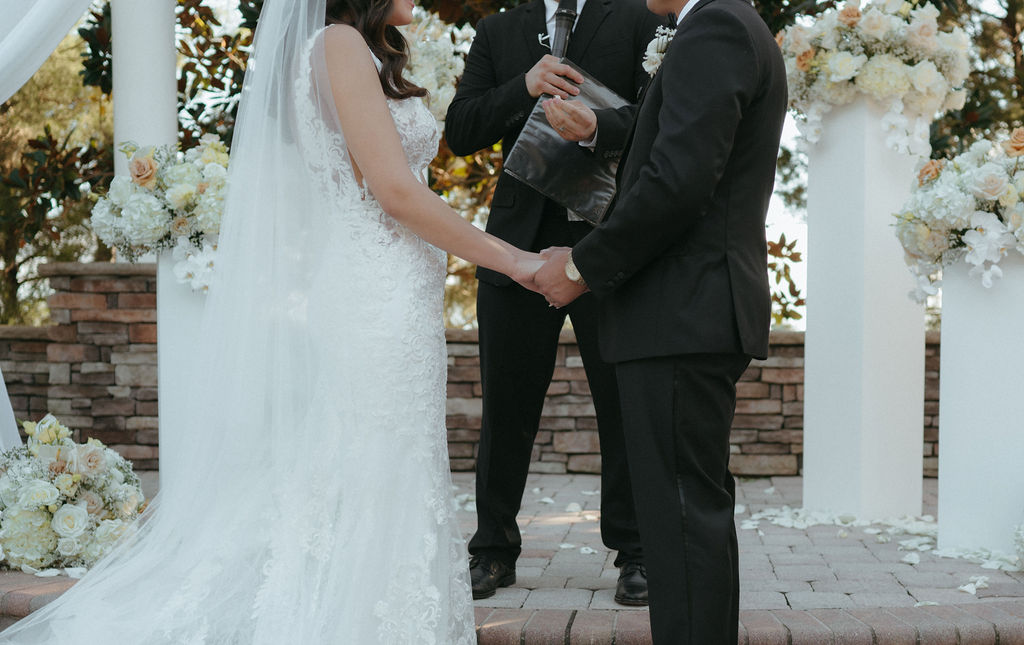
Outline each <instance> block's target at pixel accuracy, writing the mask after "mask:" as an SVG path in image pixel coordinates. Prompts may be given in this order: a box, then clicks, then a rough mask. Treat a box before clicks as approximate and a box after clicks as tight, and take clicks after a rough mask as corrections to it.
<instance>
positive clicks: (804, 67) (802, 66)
mask: <svg viewBox="0 0 1024 645" xmlns="http://www.w3.org/2000/svg"><path fill="white" fill-rule="evenodd" d="M813 59H814V50H813V49H808V50H807V51H805V52H803V53H802V54H800V55H799V56H797V57H796V68H797V69H798V70H800V71H801V72H806V71H808V70H810V69H811V61H812V60H813Z"/></svg>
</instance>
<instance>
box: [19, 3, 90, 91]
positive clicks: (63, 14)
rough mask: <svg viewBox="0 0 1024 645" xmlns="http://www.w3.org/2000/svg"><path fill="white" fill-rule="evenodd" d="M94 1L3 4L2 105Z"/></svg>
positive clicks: (43, 60) (51, 51)
mask: <svg viewBox="0 0 1024 645" xmlns="http://www.w3.org/2000/svg"><path fill="white" fill-rule="evenodd" d="M90 4H92V0H0V16H3V19H2V20H0V103H3V102H4V101H6V100H7V99H9V98H11V97H12V96H13V95H14V93H15V92H17V91H18V90H19V89H20V88H21V86H22V85H24V84H25V83H26V82H27V81H28V79H30V78H32V75H33V74H35V73H36V70H37V69H39V68H40V66H42V64H43V63H44V62H45V61H46V59H47V57H49V55H50V54H51V53H53V50H54V49H56V48H57V45H59V44H60V41H61V40H63V39H64V36H66V35H67V33H68V32H69V31H71V28H72V27H74V26H75V23H76V22H78V19H79V18H81V17H82V14H84V13H85V10H86V9H88V8H89V5H90Z"/></svg>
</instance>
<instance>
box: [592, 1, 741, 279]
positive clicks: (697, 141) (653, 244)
mask: <svg viewBox="0 0 1024 645" xmlns="http://www.w3.org/2000/svg"><path fill="white" fill-rule="evenodd" d="M756 69H757V61H756V58H755V53H754V48H753V45H752V43H751V40H750V37H749V35H748V33H747V30H746V27H745V25H744V24H743V22H742V21H741V20H740V19H739V18H738V17H737V16H735V15H733V14H732V13H731V12H730V11H729V10H728V9H720V8H718V7H716V6H715V5H714V4H712V5H707V6H705V7H704V8H703V9H702V10H701V11H699V12H696V13H694V14H693V15H691V16H690V17H689V18H688V19H687V20H686V22H685V23H684V24H683V25H681V27H680V30H679V32H678V34H677V35H676V37H675V39H674V40H673V42H672V44H671V46H670V47H669V50H668V51H667V52H666V54H665V58H664V60H663V62H662V69H661V70H660V72H659V74H660V75H662V77H661V78H660V80H659V82H660V84H661V90H662V97H661V98H662V101H661V105H660V108H659V111H658V114H657V122H658V123H657V127H658V136H657V137H655V139H654V143H653V145H652V146H651V148H650V151H649V157H648V158H647V159H646V160H645V161H644V162H643V166H642V167H641V169H640V170H639V174H638V175H637V179H636V181H635V182H634V183H633V184H632V185H631V186H630V187H629V188H628V189H627V191H626V192H625V193H624V194H619V195H618V197H617V199H616V204H615V208H614V210H613V211H612V213H611V214H610V215H609V217H608V219H607V220H606V221H605V223H604V224H602V225H601V226H599V227H598V228H596V229H595V230H594V231H592V232H591V233H590V234H589V235H587V236H586V237H585V238H584V239H583V240H582V241H581V242H580V243H579V244H577V245H576V246H575V247H574V249H573V260H574V261H575V263H576V266H577V267H578V268H579V270H580V273H581V274H582V275H583V278H584V279H585V280H586V282H587V286H588V287H590V289H591V290H592V291H593V292H594V293H595V294H597V295H598V296H602V295H605V294H607V293H609V292H611V291H612V290H614V289H616V288H617V287H618V286H619V285H621V284H622V283H623V282H625V281H626V280H628V279H629V278H630V277H631V276H632V275H634V274H635V273H636V272H638V271H639V270H641V269H643V268H644V267H645V266H646V265H648V264H649V263H650V262H652V261H653V260H655V259H656V258H658V257H659V256H660V255H662V254H664V253H665V252H666V251H667V250H668V249H669V248H671V247H672V246H674V245H677V244H678V243H679V242H680V241H681V240H682V239H683V238H684V236H685V235H686V232H687V230H688V229H689V228H690V227H691V226H693V225H694V224H695V223H696V222H697V221H699V219H700V218H701V217H703V216H704V213H705V211H706V210H707V208H708V206H709V205H710V203H711V199H712V195H713V194H714V191H715V188H716V186H717V185H718V182H719V180H720V179H721V177H722V174H723V172H724V170H725V167H726V164H727V163H728V160H729V156H730V153H731V151H732V146H733V139H734V137H735V134H736V130H737V127H738V124H739V122H740V119H741V118H742V115H743V110H744V107H745V106H746V105H748V104H749V103H750V101H751V99H752V98H753V95H754V93H755V92H756V86H757V72H756ZM641 118H646V116H642V117H641ZM633 152H636V153H638V154H639V151H636V150H635V149H634V151H633Z"/></svg>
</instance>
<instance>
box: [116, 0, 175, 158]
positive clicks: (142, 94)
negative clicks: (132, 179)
mask: <svg viewBox="0 0 1024 645" xmlns="http://www.w3.org/2000/svg"><path fill="white" fill-rule="evenodd" d="M174 7H175V3H174V0H112V2H111V3H110V14H111V27H112V29H113V34H112V45H111V49H112V50H113V51H112V55H113V61H112V66H113V74H114V79H113V94H114V147H115V149H116V148H118V147H120V145H121V144H122V143H124V142H125V141H134V142H135V143H137V144H139V145H140V146H147V145H164V144H173V143H174V142H175V141H177V140H178V89H177V61H178V54H177V49H176V47H175V42H174V21H175V17H174ZM114 170H115V172H116V173H117V174H119V175H123V174H126V173H127V172H128V162H127V160H126V159H125V158H124V155H122V154H121V153H119V152H115V154H114Z"/></svg>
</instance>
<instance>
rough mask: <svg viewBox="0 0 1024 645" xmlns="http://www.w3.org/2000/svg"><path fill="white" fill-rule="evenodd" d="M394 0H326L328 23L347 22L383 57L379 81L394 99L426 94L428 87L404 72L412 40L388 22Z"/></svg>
mask: <svg viewBox="0 0 1024 645" xmlns="http://www.w3.org/2000/svg"><path fill="white" fill-rule="evenodd" d="M393 4H394V0H327V12H326V13H327V15H326V17H325V24H327V25H335V24H339V23H340V24H347V25H352V26H353V27H355V28H356V29H358V30H359V33H361V34H362V35H363V38H364V39H365V40H366V44H367V45H368V46H369V47H370V51H372V52H373V54H374V55H375V56H376V57H377V58H378V59H379V60H380V62H381V68H380V85H381V87H382V88H383V89H384V94H385V95H386V96H388V97H390V98H393V99H407V98H409V97H411V96H426V95H427V90H425V89H423V88H422V87H420V86H418V85H415V84H413V83H410V82H409V81H408V80H406V79H405V77H404V76H402V72H403V70H405V66H406V64H407V63H408V62H409V44H408V43H407V42H405V38H404V37H403V36H402V33H401V32H400V31H398V29H397V28H396V27H395V26H394V25H389V24H387V22H386V21H387V18H388V16H389V15H390V14H391V8H392V5H393Z"/></svg>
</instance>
